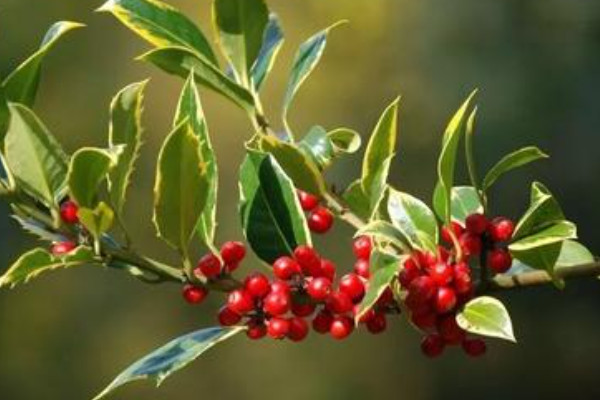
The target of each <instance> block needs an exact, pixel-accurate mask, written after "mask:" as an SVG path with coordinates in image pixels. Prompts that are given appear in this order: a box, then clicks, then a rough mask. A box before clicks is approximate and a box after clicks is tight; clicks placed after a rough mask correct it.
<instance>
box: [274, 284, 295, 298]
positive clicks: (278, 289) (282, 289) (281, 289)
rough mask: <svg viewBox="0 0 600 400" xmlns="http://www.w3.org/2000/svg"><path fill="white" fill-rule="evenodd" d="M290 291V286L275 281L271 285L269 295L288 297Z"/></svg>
mask: <svg viewBox="0 0 600 400" xmlns="http://www.w3.org/2000/svg"><path fill="white" fill-rule="evenodd" d="M291 291H292V289H291V288H290V285H288V284H287V282H284V281H275V282H273V283H271V293H285V294H287V295H289V294H290V293H291Z"/></svg>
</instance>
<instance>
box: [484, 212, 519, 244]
mask: <svg viewBox="0 0 600 400" xmlns="http://www.w3.org/2000/svg"><path fill="white" fill-rule="evenodd" d="M514 231H515V224H514V223H513V222H512V221H511V220H510V219H508V218H504V217H497V218H494V219H493V220H492V223H491V224H490V226H489V227H488V232H489V234H490V237H491V238H492V240H493V241H494V242H506V241H508V240H510V239H511V238H512V235H513V233H514Z"/></svg>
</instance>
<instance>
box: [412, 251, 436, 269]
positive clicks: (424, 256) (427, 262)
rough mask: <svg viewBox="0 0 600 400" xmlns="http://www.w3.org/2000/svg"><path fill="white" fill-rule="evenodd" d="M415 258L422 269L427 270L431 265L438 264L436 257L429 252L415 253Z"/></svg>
mask: <svg viewBox="0 0 600 400" xmlns="http://www.w3.org/2000/svg"><path fill="white" fill-rule="evenodd" d="M413 257H415V259H416V260H417V261H418V262H417V264H419V266H420V267H421V268H427V267H429V266H431V265H435V264H436V263H437V262H438V259H437V257H436V255H435V254H433V253H431V252H429V251H427V252H422V251H415V252H414V253H413Z"/></svg>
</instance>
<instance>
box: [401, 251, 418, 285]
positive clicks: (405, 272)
mask: <svg viewBox="0 0 600 400" xmlns="http://www.w3.org/2000/svg"><path fill="white" fill-rule="evenodd" d="M419 276H421V270H420V268H419V266H418V265H417V262H416V261H415V259H414V258H412V257H411V258H409V259H408V260H406V261H405V262H404V264H403V266H402V270H401V271H400V276H399V279H400V284H401V285H402V286H403V287H405V288H407V287H408V286H409V285H410V283H411V282H412V281H413V280H415V279H416V278H417V277H419Z"/></svg>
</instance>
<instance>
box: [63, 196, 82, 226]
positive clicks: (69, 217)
mask: <svg viewBox="0 0 600 400" xmlns="http://www.w3.org/2000/svg"><path fill="white" fill-rule="evenodd" d="M78 211H79V207H78V206H77V204H75V202H73V201H71V200H67V201H65V202H64V203H62V204H61V205H60V218H61V219H62V221H63V222H64V223H65V224H69V225H73V224H76V223H78V222H79V217H78V216H77V212H78Z"/></svg>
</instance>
